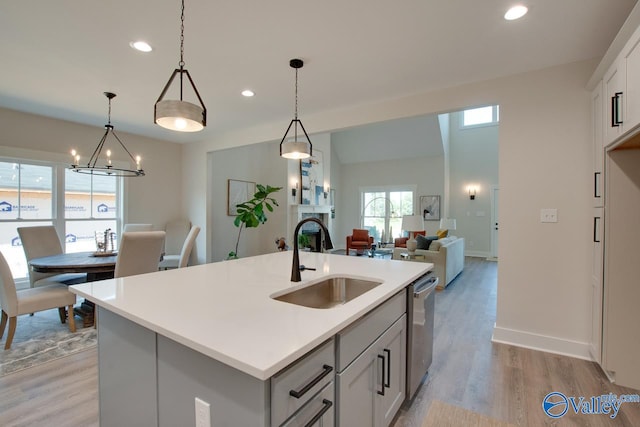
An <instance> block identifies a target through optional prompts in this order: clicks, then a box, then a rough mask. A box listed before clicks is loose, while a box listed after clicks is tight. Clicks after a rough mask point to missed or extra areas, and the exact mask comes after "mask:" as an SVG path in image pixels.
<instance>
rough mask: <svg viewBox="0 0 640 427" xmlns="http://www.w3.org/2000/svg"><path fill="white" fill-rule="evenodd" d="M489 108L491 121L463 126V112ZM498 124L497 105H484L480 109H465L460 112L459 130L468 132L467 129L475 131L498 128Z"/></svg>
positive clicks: (498, 111)
mask: <svg viewBox="0 0 640 427" xmlns="http://www.w3.org/2000/svg"><path fill="white" fill-rule="evenodd" d="M488 107H491V121H490V122H484V123H478V124H473V125H465V124H464V113H465V111H471V110H477V109H479V108H488ZM499 123H500V106H499V105H484V106H480V107H473V108H467V109H465V110H462V111H460V126H459V128H460V130H468V129H476V128H482V127H488V126H498V124H499Z"/></svg>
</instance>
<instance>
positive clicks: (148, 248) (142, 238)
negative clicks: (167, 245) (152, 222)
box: [113, 231, 166, 278]
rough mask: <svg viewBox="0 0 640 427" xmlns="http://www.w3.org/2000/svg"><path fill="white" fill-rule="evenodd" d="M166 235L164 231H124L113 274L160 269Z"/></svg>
mask: <svg viewBox="0 0 640 427" xmlns="http://www.w3.org/2000/svg"><path fill="white" fill-rule="evenodd" d="M165 235H166V233H165V232H164V231H139V232H133V233H132V232H126V233H122V238H121V239H120V247H119V248H118V256H117V257H116V268H115V271H114V274H113V276H114V277H116V278H117V277H126V276H134V275H136V274H144V273H151V272H153V271H158V263H159V262H160V257H161V256H162V251H163V250H164V239H165Z"/></svg>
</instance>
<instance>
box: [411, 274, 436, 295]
mask: <svg viewBox="0 0 640 427" xmlns="http://www.w3.org/2000/svg"><path fill="white" fill-rule="evenodd" d="M438 283H439V279H438V278H437V277H429V278H427V279H426V280H422V281H419V282H417V283H416V284H415V285H414V287H413V297H414V298H422V297H423V296H424V294H426V293H430V292H432V291H433V290H434V289H435V287H436V286H438Z"/></svg>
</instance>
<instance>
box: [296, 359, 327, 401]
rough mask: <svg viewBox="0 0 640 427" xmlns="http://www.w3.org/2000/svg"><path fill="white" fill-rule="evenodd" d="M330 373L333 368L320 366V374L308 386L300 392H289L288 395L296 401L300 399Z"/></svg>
mask: <svg viewBox="0 0 640 427" xmlns="http://www.w3.org/2000/svg"><path fill="white" fill-rule="evenodd" d="M331 371H333V368H332V367H331V366H329V365H323V366H322V372H320V374H319V375H318V376H317V377H315V378H314V379H312V380H311V381H310V382H309V384H307V385H305V386H304V387H302V389H301V390H300V391H298V390H289V395H290V396H293V397H295V398H296V399H300V398H301V397H302V396H304V394H305V393H307V392H308V391H309V390H311V389H312V388H313V386H315V385H316V384H318V383H319V382H320V380H321V379H323V378H324V377H326V376H327V375H329V373H330V372H331Z"/></svg>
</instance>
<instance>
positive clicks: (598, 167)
mask: <svg viewBox="0 0 640 427" xmlns="http://www.w3.org/2000/svg"><path fill="white" fill-rule="evenodd" d="M603 110H604V101H603V97H602V82H599V83H598V85H597V86H596V88H595V90H594V91H593V92H592V93H591V113H592V117H591V145H592V151H593V183H592V185H593V190H592V191H593V192H592V196H593V206H595V207H598V206H604V195H603V193H602V190H604V173H603V170H604V167H603V166H604V144H603V129H602V123H603V119H604V112H603Z"/></svg>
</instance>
